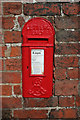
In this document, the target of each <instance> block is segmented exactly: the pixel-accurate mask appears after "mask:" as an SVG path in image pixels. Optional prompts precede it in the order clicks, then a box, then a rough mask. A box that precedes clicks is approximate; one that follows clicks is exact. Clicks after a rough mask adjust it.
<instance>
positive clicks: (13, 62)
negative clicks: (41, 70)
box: [5, 59, 21, 70]
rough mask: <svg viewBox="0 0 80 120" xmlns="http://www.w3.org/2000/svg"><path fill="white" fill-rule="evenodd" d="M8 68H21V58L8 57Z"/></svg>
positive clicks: (6, 63)
mask: <svg viewBox="0 0 80 120" xmlns="http://www.w3.org/2000/svg"><path fill="white" fill-rule="evenodd" d="M5 65H6V70H21V59H6V61H5Z"/></svg>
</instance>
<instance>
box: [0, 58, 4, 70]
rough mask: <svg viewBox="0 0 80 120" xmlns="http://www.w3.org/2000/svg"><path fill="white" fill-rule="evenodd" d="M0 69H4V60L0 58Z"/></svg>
mask: <svg viewBox="0 0 80 120" xmlns="http://www.w3.org/2000/svg"><path fill="white" fill-rule="evenodd" d="M0 70H4V60H2V59H1V60H0Z"/></svg>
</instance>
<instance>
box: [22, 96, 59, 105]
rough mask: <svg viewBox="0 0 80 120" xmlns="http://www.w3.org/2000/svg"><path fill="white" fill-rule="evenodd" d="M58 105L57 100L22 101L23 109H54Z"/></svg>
mask: <svg viewBox="0 0 80 120" xmlns="http://www.w3.org/2000/svg"><path fill="white" fill-rule="evenodd" d="M57 105H58V98H57V97H51V98H47V99H46V98H44V99H34V98H33V99H32V98H25V99H24V107H54V106H57Z"/></svg>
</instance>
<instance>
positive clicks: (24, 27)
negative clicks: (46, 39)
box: [22, 17, 55, 35]
mask: <svg viewBox="0 0 80 120" xmlns="http://www.w3.org/2000/svg"><path fill="white" fill-rule="evenodd" d="M36 19H40V20H44V21H46V22H47V23H48V24H49V25H50V27H51V29H52V31H53V35H55V30H54V28H53V26H52V24H51V23H50V21H48V20H47V19H45V18H41V17H35V18H32V19H30V20H28V21H27V22H26V23H25V24H24V26H23V29H22V35H23V34H24V31H25V29H26V26H27V24H28V23H29V22H31V21H33V20H36Z"/></svg>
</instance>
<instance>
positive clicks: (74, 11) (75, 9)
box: [62, 3, 80, 15]
mask: <svg viewBox="0 0 80 120" xmlns="http://www.w3.org/2000/svg"><path fill="white" fill-rule="evenodd" d="M79 8H80V4H79V3H63V5H62V9H63V12H64V14H66V15H78V14H80V9H79Z"/></svg>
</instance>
